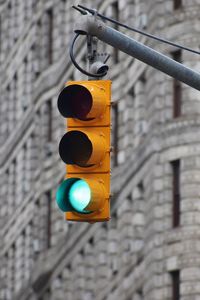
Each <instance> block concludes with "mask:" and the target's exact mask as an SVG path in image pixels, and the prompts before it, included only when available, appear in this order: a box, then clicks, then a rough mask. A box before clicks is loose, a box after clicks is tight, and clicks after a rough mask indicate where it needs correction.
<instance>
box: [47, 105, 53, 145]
mask: <svg viewBox="0 0 200 300" xmlns="http://www.w3.org/2000/svg"><path fill="white" fill-rule="evenodd" d="M47 115H48V124H47V126H48V131H47V140H48V142H52V102H51V100H49V101H48V102H47Z"/></svg>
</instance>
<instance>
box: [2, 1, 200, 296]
mask: <svg viewBox="0 0 200 300" xmlns="http://www.w3.org/2000/svg"><path fill="white" fill-rule="evenodd" d="M77 3H78V2H77V1H70V0H48V1H42V0H6V1H5V0H0V83H1V84H0V199H1V201H0V299H1V300H10V299H12V300H18V299H20V300H23V299H24V300H25V299H29V300H47V299H50V300H58V299H60V300H61V299H67V300H90V299H95V300H105V299H108V300H111V299H115V300H116V299H120V300H143V299H145V300H161V299H162V300H179V299H180V300H198V299H200V284H199V282H200V239H199V237H200V230H199V226H200V201H199V197H200V188H199V187H200V118H199V116H200V95H199V92H198V91H196V90H194V89H192V88H190V87H188V86H186V85H184V84H181V83H180V82H178V81H176V80H174V79H173V78H170V77H168V76H167V75H165V74H163V73H161V72H159V71H157V70H155V69H153V68H151V67H148V66H147V65H145V64H143V63H141V62H139V61H137V60H135V59H133V58H131V57H129V56H128V55H125V54H123V53H121V52H119V51H117V50H116V49H112V48H110V47H107V46H105V45H104V48H105V49H106V50H107V51H108V52H110V53H111V55H112V56H111V58H110V60H109V66H110V71H109V78H110V79H111V80H112V82H113V83H112V100H113V102H114V105H113V108H112V123H113V130H112V144H113V146H114V153H113V157H112V193H113V198H112V203H111V205H112V219H111V221H110V222H108V223H101V224H93V225H90V224H84V223H83V224H77V223H70V222H66V221H65V220H64V216H63V214H62V213H61V212H60V211H59V209H58V208H57V206H56V204H55V192H56V189H57V187H58V185H59V183H60V182H61V181H62V179H63V176H64V173H65V166H64V164H63V163H62V161H61V159H60V158H59V155H58V150H57V149H58V143H59V141H60V138H61V137H62V135H63V134H64V130H65V129H64V128H65V125H64V119H63V118H62V117H61V116H60V114H59V112H58V110H57V97H58V94H59V91H60V90H61V89H62V88H63V86H64V83H65V82H66V81H67V80H81V79H84V78H85V77H84V76H83V75H82V74H80V73H79V71H78V70H76V69H75V67H74V66H73V65H72V63H71V61H70V59H69V54H68V49H69V43H70V40H71V37H72V34H73V25H74V22H75V20H76V19H77V18H78V16H79V13H78V12H77V11H75V10H73V9H72V8H71V6H72V5H74V4H77ZM84 5H86V6H88V7H93V8H94V7H95V8H97V9H98V10H99V11H100V12H101V13H102V14H105V15H106V16H110V17H112V18H114V19H119V20H120V21H122V22H124V23H126V24H129V25H131V26H135V27H137V28H140V29H143V30H146V31H148V32H150V33H153V34H156V35H158V36H161V37H163V38H166V39H169V40H171V41H174V42H177V43H180V44H182V45H185V46H188V47H191V48H194V49H198V47H199V34H200V9H199V8H200V0H190V1H186V0H148V1H147V0H118V1H112V0H111V1H110V0H106V1H98V0H96V1H84ZM122 31H123V32H125V33H126V34H128V35H129V36H132V37H134V38H135V39H136V40H139V41H141V42H143V43H145V44H147V45H149V46H151V47H152V48H154V49H156V50H159V51H160V52H162V53H165V54H166V55H168V56H171V57H172V58H174V59H175V60H177V61H179V62H183V63H184V64H185V65H187V66H189V67H191V68H193V69H196V70H199V69H200V61H199V56H198V55H195V54H192V53H189V52H186V51H182V50H179V49H177V48H173V47H171V46H169V45H166V44H163V43H158V42H156V41H153V40H150V39H147V38H146V37H143V36H140V35H138V34H133V33H131V32H128V31H125V30H122ZM84 45H85V40H84V38H83V39H82V42H81V44H80V45H79V46H78V49H77V54H76V57H77V60H78V61H79V62H80V64H82V66H84V65H85V63H86V48H85V47H84Z"/></svg>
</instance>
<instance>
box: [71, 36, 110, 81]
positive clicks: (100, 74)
mask: <svg viewBox="0 0 200 300" xmlns="http://www.w3.org/2000/svg"><path fill="white" fill-rule="evenodd" d="M79 35H80V34H79V33H76V34H75V36H74V38H73V40H72V43H71V46H70V58H71V60H72V62H73V64H74V65H75V67H76V68H77V69H78V70H79V71H80V72H81V73H83V74H85V75H87V76H89V77H96V78H99V77H103V76H105V75H106V74H107V71H105V72H103V73H99V74H92V73H90V72H87V71H86V70H84V69H82V68H81V67H80V66H79V64H78V63H77V62H76V60H75V57H74V44H75V41H76V39H77V38H78V37H79Z"/></svg>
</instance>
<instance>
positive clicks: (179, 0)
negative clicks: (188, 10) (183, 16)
mask: <svg viewBox="0 0 200 300" xmlns="http://www.w3.org/2000/svg"><path fill="white" fill-rule="evenodd" d="M173 1H174V9H178V8H180V7H181V6H182V0H173Z"/></svg>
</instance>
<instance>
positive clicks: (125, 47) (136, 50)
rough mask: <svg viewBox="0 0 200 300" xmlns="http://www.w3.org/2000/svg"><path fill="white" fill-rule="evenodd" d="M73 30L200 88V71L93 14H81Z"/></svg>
mask: <svg viewBox="0 0 200 300" xmlns="http://www.w3.org/2000/svg"><path fill="white" fill-rule="evenodd" d="M75 32H78V33H80V34H89V35H94V36H96V37H97V38H98V39H100V40H101V41H103V42H105V43H107V44H109V45H111V46H112V47H114V48H117V49H119V50H121V51H123V52H124V53H127V54H128V55H130V56H132V57H134V58H137V59H139V60H140V61H142V62H144V63H146V64H147V65H150V66H152V67H153V68H156V69H158V70H160V71H162V72H164V73H166V74H168V75H169V76H171V77H174V78H176V79H178V80H180V81H182V82H184V83H186V84H187V85H189V86H191V87H193V88H195V89H197V90H200V73H197V72H195V71H194V70H192V69H190V68H188V67H185V66H184V65H182V64H180V63H178V62H176V61H174V60H173V59H171V58H169V57H167V56H165V55H163V54H161V53H159V52H157V51H156V50H153V49H151V48H150V47H148V46H145V45H143V44H142V43H140V42H137V41H136V40H134V39H132V38H130V37H128V36H126V35H125V34H123V33H121V32H119V31H117V30H115V29H113V28H111V27H109V26H107V25H106V24H105V23H103V22H102V21H100V20H98V19H97V18H96V17H94V16H88V15H87V16H81V17H80V19H79V21H78V23H77V24H76V28H75Z"/></svg>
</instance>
